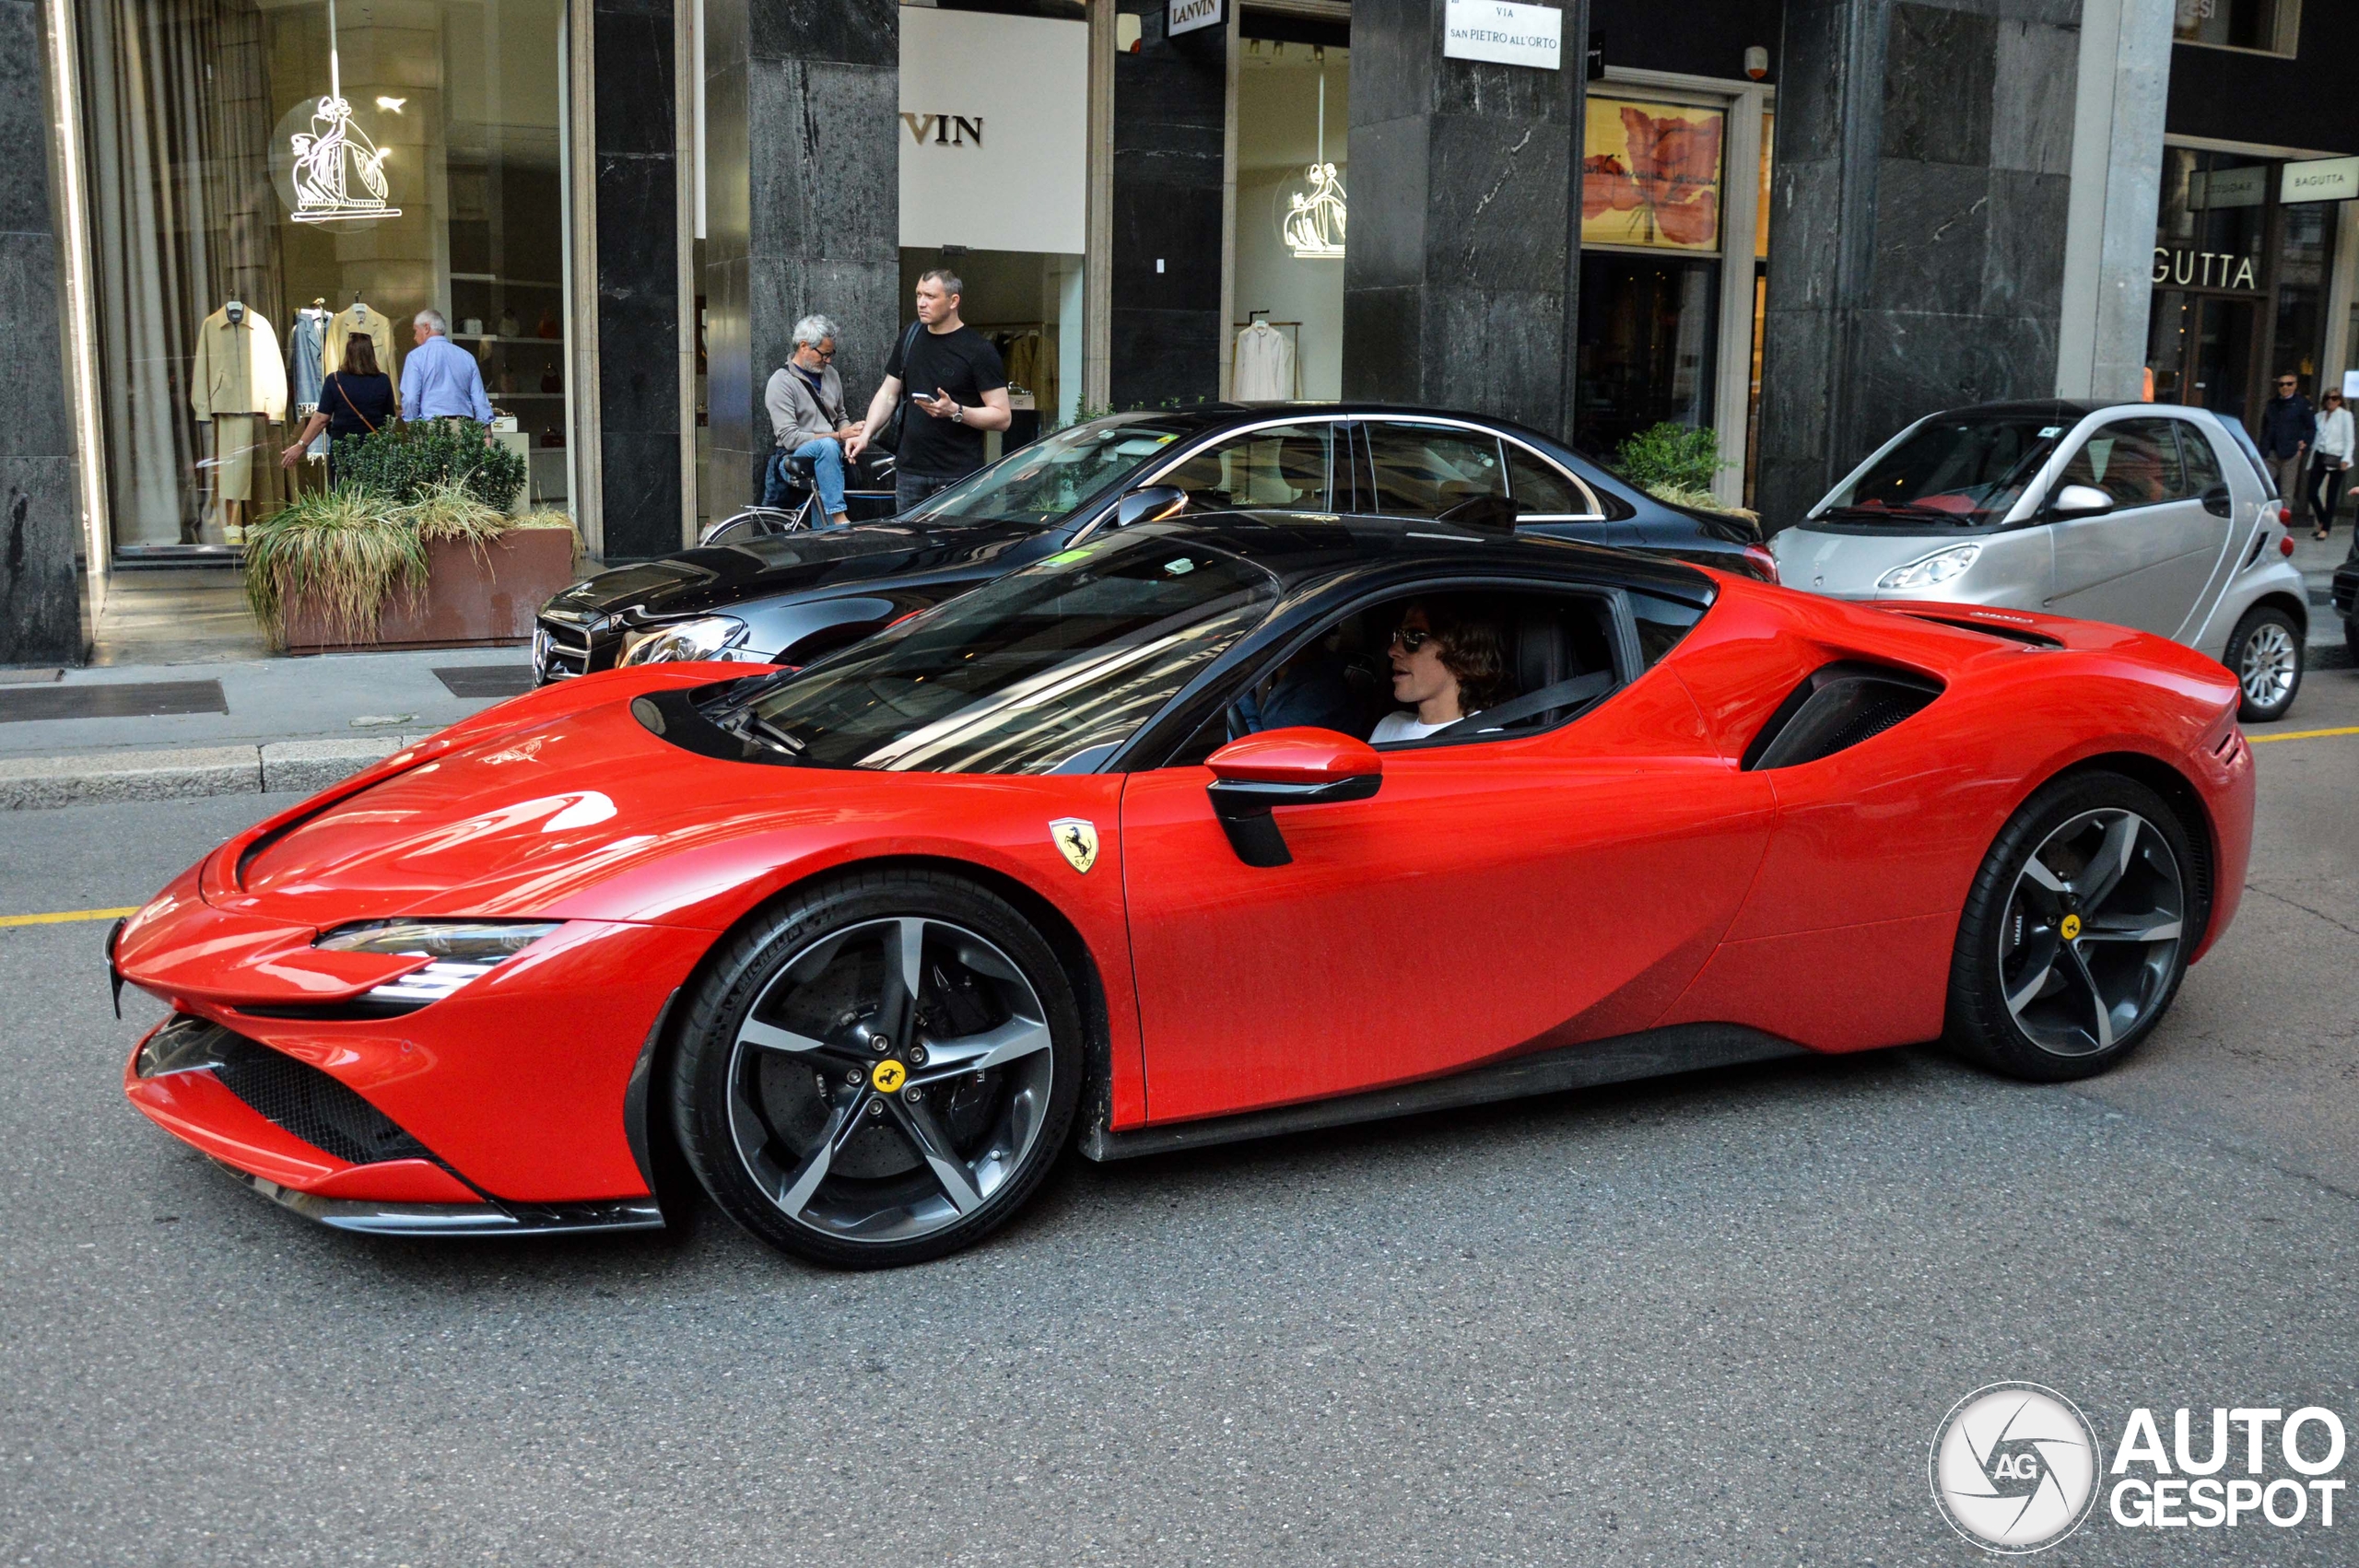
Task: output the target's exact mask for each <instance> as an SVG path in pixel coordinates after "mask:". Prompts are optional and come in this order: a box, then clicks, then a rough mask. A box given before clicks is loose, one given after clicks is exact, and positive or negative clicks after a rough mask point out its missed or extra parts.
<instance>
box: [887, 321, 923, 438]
mask: <svg viewBox="0 0 2359 1568" xmlns="http://www.w3.org/2000/svg"><path fill="white" fill-rule="evenodd" d="M924 327H925V323H924V322H910V330H909V331H908V332H907V333H903V334H902V336H901V395H900V396H899V397H898V398H896V399H894V401H893V414H892V416H891V417H890V418H888V419H886V421H885V428H883V429H882V430H879V431H878V432H877V433H876V444H877V445H878V446H880V447H883V448H884V449H885V450H886V451H888V452H896V453H898V451H900V450H901V436H902V433H903V432H904V431H905V430H907V429H908V428H909V423H910V349H911V348H912V347H913V346H915V345H916V344H917V341H918V333H920V332H921V331H922V330H923V329H924Z"/></svg>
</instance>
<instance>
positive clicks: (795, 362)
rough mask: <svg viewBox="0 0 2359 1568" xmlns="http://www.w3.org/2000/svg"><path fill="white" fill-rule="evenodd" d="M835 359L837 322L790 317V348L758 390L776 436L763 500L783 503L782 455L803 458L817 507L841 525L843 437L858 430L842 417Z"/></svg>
mask: <svg viewBox="0 0 2359 1568" xmlns="http://www.w3.org/2000/svg"><path fill="white" fill-rule="evenodd" d="M835 360H836V323H835V322H831V321H829V320H827V317H825V316H805V317H804V318H803V319H802V320H801V321H799V322H795V323H794V353H793V355H792V357H790V358H789V359H788V360H787V362H786V363H785V364H783V365H781V366H780V367H779V368H778V369H777V371H776V372H775V373H774V374H772V375H771V377H770V380H769V386H768V387H767V388H765V389H764V390H763V392H762V403H763V404H764V406H765V407H767V408H768V409H769V415H770V429H771V431H772V432H773V434H774V435H775V436H776V438H777V445H776V447H775V449H774V450H773V451H771V452H770V457H769V466H768V467H767V468H765V469H764V471H763V480H762V504H763V505H764V506H770V507H775V506H782V505H784V504H785V501H786V498H787V489H786V472H785V469H786V461H785V460H786V459H788V458H790V457H799V458H806V459H808V460H809V461H810V463H811V474H812V479H813V482H814V483H815V484H816V486H818V490H819V505H820V508H821V509H823V510H825V511H826V512H827V526H828V527H829V528H841V527H843V526H844V525H845V524H846V523H847V522H848V521H850V519H848V518H847V517H846V516H845V515H844V449H843V443H844V441H845V439H847V438H849V437H851V436H854V435H857V434H859V432H860V422H859V421H858V420H850V421H847V420H846V419H845V418H844V383H843V380H842V379H841V378H840V377H839V376H838V375H837V374H836V365H835Z"/></svg>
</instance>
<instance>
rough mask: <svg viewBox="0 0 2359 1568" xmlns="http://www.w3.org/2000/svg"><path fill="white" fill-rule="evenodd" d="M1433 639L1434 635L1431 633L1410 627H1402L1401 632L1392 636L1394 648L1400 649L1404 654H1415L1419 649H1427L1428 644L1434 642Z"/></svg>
mask: <svg viewBox="0 0 2359 1568" xmlns="http://www.w3.org/2000/svg"><path fill="white" fill-rule="evenodd" d="M1433 639H1434V634H1433V633H1431V632H1428V631H1418V630H1415V629H1414V628H1412V627H1409V626H1402V628H1401V629H1400V630H1399V631H1397V632H1394V633H1393V634H1392V646H1393V647H1395V648H1397V649H1400V650H1401V651H1402V652H1403V653H1414V652H1416V651H1417V649H1421V648H1423V647H1425V646H1426V644H1427V643H1429V642H1431V641H1433Z"/></svg>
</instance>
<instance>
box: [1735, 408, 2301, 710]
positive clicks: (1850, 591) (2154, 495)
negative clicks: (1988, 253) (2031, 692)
mask: <svg viewBox="0 0 2359 1568" xmlns="http://www.w3.org/2000/svg"><path fill="white" fill-rule="evenodd" d="M2286 521H2287V513H2286V511H2285V509H2283V506H2282V505H2281V504H2280V502H2279V500H2278V497H2277V488H2276V486H2275V485H2274V484H2273V483H2272V482H2271V479H2270V477H2269V471H2268V468H2267V466H2266V465H2265V464H2263V463H2262V462H2261V460H2260V451H2259V448H2257V447H2255V446H2254V445H2253V443H2252V438H2251V437H2249V436H2248V435H2247V434H2246V433H2245V431H2244V427H2242V426H2240V425H2238V424H2236V422H2234V421H2232V420H2224V419H2222V418H2220V417H2219V416H2217V415H2213V414H2212V413H2211V412H2210V411H2208V410H2205V409H2201V408H2182V407H2179V406H2177V405H2176V404H2152V403H2133V404H2087V403H2067V402H2043V403H1992V404H1981V405H1979V406H1978V407H1973V408H1958V409H1952V410H1950V411H1948V412H1946V413H1942V414H1934V415H1928V416H1927V417H1925V418H1923V419H1919V421H1917V423H1916V424H1914V425H1911V426H1909V427H1907V429H1905V430H1903V431H1901V432H1900V434H1899V435H1897V436H1895V437H1894V438H1893V439H1891V440H1890V441H1888V442H1886V443H1885V444H1884V447H1883V448H1882V449H1881V450H1879V451H1877V452H1876V453H1875V455H1873V456H1872V457H1871V458H1869V459H1868V460H1867V462H1863V463H1861V464H1860V466H1859V467H1858V468H1856V469H1854V470H1853V471H1852V472H1851V474H1850V475H1849V477H1848V478H1846V479H1845V480H1844V481H1843V483H1841V484H1840V485H1837V486H1836V487H1835V489H1834V491H1833V492H1832V493H1831V494H1829V495H1828V496H1827V497H1826V498H1825V500H1823V501H1821V502H1819V503H1818V505H1817V506H1815V507H1813V508H1812V509H1811V511H1810V515H1809V516H1808V517H1807V518H1805V519H1804V520H1803V521H1802V523H1801V524H1800V525H1798V526H1796V527H1793V528H1789V529H1786V530H1784V531H1783V532H1779V533H1778V535H1777V536H1776V537H1775V538H1773V539H1772V540H1771V541H1770V544H1769V548H1770V550H1771V552H1772V553H1773V554H1775V555H1776V556H1777V557H1778V576H1779V578H1780V579H1782V580H1783V581H1784V582H1785V583H1786V584H1787V586H1789V587H1791V588H1802V589H1807V590H1810V591H1813V592H1818V593H1825V594H1830V595H1833V596H1835V597H1837V598H1840V599H1938V600H1948V601H1952V602H1954V603H1968V604H1989V605H1996V606H2001V607H2006V608H2013V609H2021V610H2044V611H2048V612H2051V613H2053V614H2059V615H2076V616H2079V617H2081V618H2083V619H2085V620H2092V621H2111V622H2113V623H2115V624H2116V625H2118V626H2135V627H2137V628H2138V629H2139V630H2141V631H2148V632H2154V633H2155V634H2157V635H2159V636H2162V637H2166V638H2173V639H2175V640H2177V641H2179V642H2183V643H2186V644H2187V645H2188V646H2189V647H2190V648H2200V649H2202V650H2203V651H2205V652H2206V653H2209V654H2212V656H2213V657H2215V658H2217V659H2219V660H2221V661H2223V662H2224V663H2225V664H2226V665H2227V666H2228V668H2230V669H2231V670H2234V671H2235V672H2236V676H2237V678H2238V679H2239V680H2240V681H2241V682H2242V683H2243V685H2244V694H2245V695H2244V707H2243V713H2242V716H2243V718H2244V719H2246V720H2248V721H2251V720H2269V719H2276V718H2280V717H2282V716H2283V714H2284V712H2285V710H2286V709H2287V708H2291V707H2293V705H2294V692H2295V691H2296V690H2298V689H2299V688H2300V686H2301V684H2302V649H2303V640H2304V638H2306V635H2307V633H2308V628H2309V603H2308V595H2307V593H2306V590H2305V587H2304V584H2303V580H2302V574H2301V572H2300V571H2299V570H2297V569H2296V568H2294V563H2293V562H2292V561H2290V560H2288V559H2287V558H2286V557H2287V556H2291V555H2292V554H2293V540H2292V539H2291V537H2290V536H2289V535H2288V534H2287V532H2286V529H2285V523H2286Z"/></svg>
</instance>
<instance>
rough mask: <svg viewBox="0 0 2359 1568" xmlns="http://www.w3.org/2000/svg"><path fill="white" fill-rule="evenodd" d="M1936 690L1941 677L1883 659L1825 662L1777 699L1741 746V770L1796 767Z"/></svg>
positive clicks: (1869, 731)
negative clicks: (1774, 709) (1882, 661)
mask: <svg viewBox="0 0 2359 1568" xmlns="http://www.w3.org/2000/svg"><path fill="white" fill-rule="evenodd" d="M1941 695H1942V686H1941V683H1940V682H1938V681H1935V680H1931V679H1929V678H1928V677H1926V676H1923V675H1919V674H1916V673H1912V672H1910V671H1907V670H1895V669H1894V668H1892V667H1891V666H1890V665H1888V664H1866V663H1860V662H1857V661H1848V660H1847V661H1843V662H1841V663H1837V664H1829V665H1826V666H1825V668H1823V669H1820V670H1816V671H1813V673H1811V675H1810V677H1809V678H1808V679H1806V680H1805V681H1803V682H1802V685H1798V686H1796V687H1795V688H1794V689H1793V692H1792V695H1790V696H1788V697H1787V698H1786V700H1785V701H1783V702H1781V703H1779V704H1778V711H1777V712H1775V713H1773V714H1771V715H1770V716H1769V722H1768V723H1766V724H1764V725H1763V726H1762V727H1761V732H1760V733H1759V734H1757V735H1755V736H1754V737H1753V743H1752V744H1751V745H1749V746H1747V747H1745V748H1744V770H1745V771H1746V772H1747V773H1751V772H1754V771H1756V770H1758V769H1761V768H1770V767H1799V766H1802V764H1803V763H1806V762H1816V761H1818V760H1819V759H1820V758H1822V757H1830V756H1833V755H1835V754H1836V753H1837V752H1840V751H1848V750H1849V749H1850V748H1851V747H1853V746H1856V745H1858V744H1859V743H1860V742H1862V741H1866V740H1872V739H1873V738H1874V737H1875V736H1878V735H1881V734H1883V733H1884V731H1886V730H1889V729H1891V728H1892V727H1893V726H1894V725H1895V724H1897V723H1899V722H1900V721H1901V720H1904V719H1907V718H1908V717H1910V716H1911V715H1913V714H1915V713H1918V712H1919V711H1921V710H1922V709H1923V708H1924V707H1925V705H1926V704H1928V703H1930V702H1931V701H1932V700H1933V699H1934V698H1935V697H1937V696H1941Z"/></svg>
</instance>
